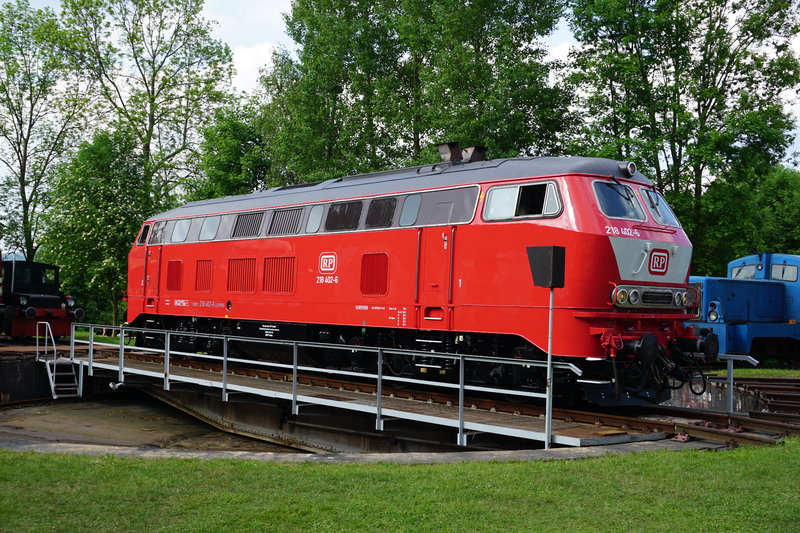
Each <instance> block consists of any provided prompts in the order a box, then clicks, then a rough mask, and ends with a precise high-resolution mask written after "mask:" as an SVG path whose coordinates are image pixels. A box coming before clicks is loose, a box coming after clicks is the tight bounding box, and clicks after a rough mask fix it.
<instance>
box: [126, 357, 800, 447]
mask: <svg viewBox="0 0 800 533" xmlns="http://www.w3.org/2000/svg"><path fill="white" fill-rule="evenodd" d="M126 357H127V358H135V359H138V360H140V361H144V362H151V363H163V359H162V358H161V356H157V355H151V354H146V353H138V352H129V353H127V354H126ZM170 363H171V364H173V365H176V366H183V367H189V368H193V369H200V370H206V371H209V372H215V373H219V372H221V371H222V366H221V365H216V364H212V363H208V362H200V361H196V360H192V359H190V358H187V359H173V360H171V362H170ZM228 372H229V373H230V374H237V375H243V376H250V377H255V378H259V379H269V380H276V381H284V382H286V381H291V380H292V375H291V373H287V372H279V371H273V370H264V369H261V368H251V367H232V368H229V369H228ZM320 372H321V373H324V369H321V370H320ZM737 381H738V380H737ZM298 382H299V383H300V384H304V385H312V386H316V387H325V388H329V389H335V390H347V391H353V392H360V393H364V394H373V395H374V394H377V386H376V385H374V384H372V383H369V382H358V381H351V380H343V379H337V378H335V377H329V376H324V375H303V374H301V375H299V376H298ZM798 392H800V389H798ZM382 394H383V395H384V396H385V397H393V398H405V399H409V400H415V401H419V402H428V403H440V404H444V405H457V402H458V397H457V395H454V394H452V393H448V392H439V391H432V390H425V389H411V388H397V387H390V386H387V385H386V384H384V385H383V389H382ZM464 407H465V409H481V410H486V411H490V412H504V413H511V414H515V415H520V416H532V417H543V416H544V411H545V409H544V406H539V405H535V404H530V403H524V404H523V403H517V402H512V401H507V400H504V399H497V398H490V397H485V396H474V395H473V396H466V397H465V399H464ZM553 417H554V418H555V419H559V420H564V421H567V422H581V423H587V424H595V425H598V426H601V425H605V426H611V427H617V428H620V429H621V430H627V429H631V430H637V431H643V432H664V433H667V434H669V435H673V436H674V437H673V438H675V439H677V440H688V439H692V438H697V439H705V440H711V441H714V442H719V443H724V444H728V445H753V444H757V445H764V444H775V443H777V442H778V441H780V439H782V438H783V437H786V436H800V415H787V414H785V413H749V416H736V415H729V414H726V413H718V412H713V411H704V410H697V409H680V408H666V407H654V408H652V409H647V410H642V409H635V410H626V411H622V410H616V411H582V410H574V409H559V408H556V409H554V410H553Z"/></svg>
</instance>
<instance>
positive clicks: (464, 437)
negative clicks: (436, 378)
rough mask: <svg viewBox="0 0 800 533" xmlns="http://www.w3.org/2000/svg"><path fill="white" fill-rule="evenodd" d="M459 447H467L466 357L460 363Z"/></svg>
mask: <svg viewBox="0 0 800 533" xmlns="http://www.w3.org/2000/svg"><path fill="white" fill-rule="evenodd" d="M458 445H459V446H466V445H467V435H466V434H465V433H464V357H463V356H462V357H461V359H460V360H459V361H458Z"/></svg>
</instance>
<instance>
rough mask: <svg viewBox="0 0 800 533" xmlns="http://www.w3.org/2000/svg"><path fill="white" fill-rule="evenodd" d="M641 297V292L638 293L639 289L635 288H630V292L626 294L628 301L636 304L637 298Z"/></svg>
mask: <svg viewBox="0 0 800 533" xmlns="http://www.w3.org/2000/svg"><path fill="white" fill-rule="evenodd" d="M641 297H642V295H641V294H639V291H638V290H636V289H633V290H631V292H630V293H629V294H628V301H629V302H630V303H632V304H633V305H636V304H638V303H639V300H640V299H641Z"/></svg>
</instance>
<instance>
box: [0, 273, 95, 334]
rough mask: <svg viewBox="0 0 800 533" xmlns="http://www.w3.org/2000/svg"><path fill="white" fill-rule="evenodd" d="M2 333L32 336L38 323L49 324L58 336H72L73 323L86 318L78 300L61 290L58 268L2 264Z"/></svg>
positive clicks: (0, 306)
mask: <svg viewBox="0 0 800 533" xmlns="http://www.w3.org/2000/svg"><path fill="white" fill-rule="evenodd" d="M0 282H1V285H2V303H0V308H2V322H0V332H2V333H4V334H6V335H9V336H11V337H32V336H35V335H36V334H37V331H36V323H37V322H40V321H41V322H49V323H50V327H51V329H52V331H53V335H54V336H55V337H64V336H68V335H69V334H70V324H71V323H72V321H73V320H74V319H75V318H78V319H80V318H82V317H83V316H84V311H83V309H81V308H79V307H77V306H76V303H75V300H74V299H72V298H71V297H69V296H65V295H64V293H62V292H61V289H60V280H59V269H58V267H56V266H54V265H49V264H45V263H38V262H34V261H3V262H2V279H0Z"/></svg>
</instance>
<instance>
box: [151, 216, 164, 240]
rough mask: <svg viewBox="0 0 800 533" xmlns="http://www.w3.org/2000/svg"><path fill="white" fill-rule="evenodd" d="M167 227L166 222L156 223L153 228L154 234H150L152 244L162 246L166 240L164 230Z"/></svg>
mask: <svg viewBox="0 0 800 533" xmlns="http://www.w3.org/2000/svg"><path fill="white" fill-rule="evenodd" d="M166 227H167V223H166V222H165V221H161V222H156V223H155V225H154V226H153V232H152V233H151V234H150V244H161V242H162V241H163V240H164V230H165V229H166Z"/></svg>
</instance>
